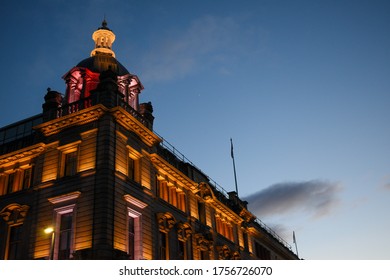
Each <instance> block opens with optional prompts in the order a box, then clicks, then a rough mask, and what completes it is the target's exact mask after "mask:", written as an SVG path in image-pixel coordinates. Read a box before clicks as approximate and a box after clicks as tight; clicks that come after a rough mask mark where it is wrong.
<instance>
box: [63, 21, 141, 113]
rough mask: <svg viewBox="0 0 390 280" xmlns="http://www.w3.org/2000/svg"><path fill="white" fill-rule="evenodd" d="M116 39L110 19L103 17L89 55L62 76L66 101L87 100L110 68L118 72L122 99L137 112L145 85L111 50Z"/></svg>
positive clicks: (94, 34) (93, 35) (93, 37)
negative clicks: (140, 95) (109, 22)
mask: <svg viewBox="0 0 390 280" xmlns="http://www.w3.org/2000/svg"><path fill="white" fill-rule="evenodd" d="M115 38H116V36H115V34H114V32H113V31H112V30H111V29H110V28H108V26H107V21H106V20H103V22H102V25H101V27H99V28H98V29H97V30H96V31H95V32H93V34H92V39H93V40H94V42H95V48H94V49H93V50H92V51H91V55H90V57H88V58H86V59H84V60H82V61H80V62H79V63H78V64H77V65H76V66H75V67H73V68H72V69H71V70H70V71H69V72H67V73H66V74H65V75H64V76H63V77H62V78H63V79H64V80H65V83H66V93H65V98H64V103H65V104H71V103H74V102H79V101H80V100H83V99H88V98H89V97H90V95H91V92H92V91H93V90H94V89H96V88H97V86H98V84H99V75H100V74H101V73H102V72H104V71H107V70H111V71H113V72H114V73H115V74H116V75H117V81H116V82H117V84H118V91H119V92H120V93H121V94H122V95H123V101H124V102H125V103H127V104H128V105H130V106H131V107H132V108H133V109H135V110H137V111H138V109H139V98H138V95H139V94H140V93H141V91H142V90H143V89H144V87H143V85H142V84H141V81H140V80H139V79H138V77H137V76H136V75H134V74H131V73H130V72H129V71H128V70H127V69H126V68H125V67H124V66H123V65H122V64H121V63H120V62H119V61H118V60H117V59H116V57H115V53H114V51H113V50H112V45H113V42H114V41H115Z"/></svg>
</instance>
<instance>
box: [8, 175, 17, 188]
mask: <svg viewBox="0 0 390 280" xmlns="http://www.w3.org/2000/svg"><path fill="white" fill-rule="evenodd" d="M15 177H16V173H15V172H14V173H11V174H9V175H8V182H7V193H12V192H13V191H14V182H15Z"/></svg>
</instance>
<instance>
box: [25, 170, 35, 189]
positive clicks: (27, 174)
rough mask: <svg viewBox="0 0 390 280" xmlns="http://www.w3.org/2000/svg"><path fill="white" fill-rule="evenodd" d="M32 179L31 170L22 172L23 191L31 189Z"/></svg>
mask: <svg viewBox="0 0 390 280" xmlns="http://www.w3.org/2000/svg"><path fill="white" fill-rule="evenodd" d="M32 178H33V168H32V167H30V168H28V169H25V170H24V172H23V189H24V190H26V189H28V188H30V187H31V185H32Z"/></svg>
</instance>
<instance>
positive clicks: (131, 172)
mask: <svg viewBox="0 0 390 280" xmlns="http://www.w3.org/2000/svg"><path fill="white" fill-rule="evenodd" d="M127 166H128V172H127V176H128V177H129V179H130V180H133V181H134V180H135V160H134V159H132V158H131V157H129V158H128V162H127Z"/></svg>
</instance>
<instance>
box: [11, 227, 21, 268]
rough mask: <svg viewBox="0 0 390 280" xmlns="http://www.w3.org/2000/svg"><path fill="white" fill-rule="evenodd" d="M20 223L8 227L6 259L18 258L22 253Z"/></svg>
mask: <svg viewBox="0 0 390 280" xmlns="http://www.w3.org/2000/svg"><path fill="white" fill-rule="evenodd" d="M21 247H22V224H19V225H13V226H10V227H9V233H8V252H7V259H8V260H20V259H21V258H22V257H21V253H22V250H21V249H22V248H21Z"/></svg>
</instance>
